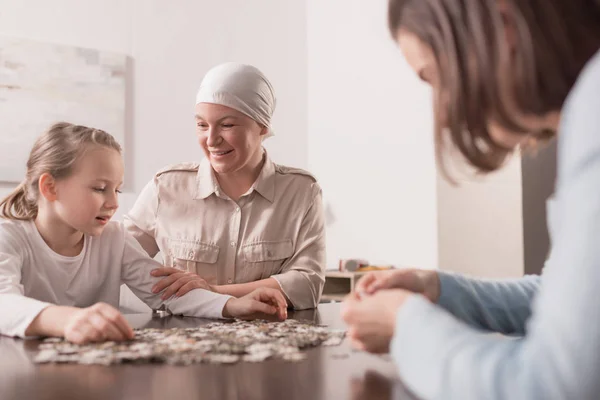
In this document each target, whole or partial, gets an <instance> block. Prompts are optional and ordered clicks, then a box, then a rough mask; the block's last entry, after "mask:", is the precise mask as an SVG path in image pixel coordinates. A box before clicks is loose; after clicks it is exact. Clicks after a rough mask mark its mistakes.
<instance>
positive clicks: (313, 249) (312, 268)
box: [272, 183, 326, 310]
mask: <svg viewBox="0 0 600 400" xmlns="http://www.w3.org/2000/svg"><path fill="white" fill-rule="evenodd" d="M312 189H313V193H314V194H313V196H312V204H311V205H310V206H309V208H308V211H307V213H306V215H305V216H304V219H303V221H302V225H301V226H300V231H299V232H298V237H297V239H296V251H295V253H294V254H293V255H292V257H290V258H289V259H288V260H287V261H286V262H285V264H284V265H283V270H282V272H281V273H280V274H277V275H273V276H272V278H274V279H276V280H277V281H278V282H279V284H280V285H281V289H282V290H283V292H284V293H285V295H286V296H287V298H288V299H289V300H290V302H291V303H292V305H293V306H294V309H296V310H304V309H308V308H315V307H317V305H318V304H319V300H320V299H321V293H322V291H323V285H324V284H325V260H326V254H325V216H324V212H323V200H322V195H321V188H320V187H319V185H318V184H316V183H314V184H313V187H312Z"/></svg>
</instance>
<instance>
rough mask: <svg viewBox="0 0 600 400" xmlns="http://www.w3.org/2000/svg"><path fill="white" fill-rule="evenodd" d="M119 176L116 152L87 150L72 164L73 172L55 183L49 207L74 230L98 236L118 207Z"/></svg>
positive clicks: (120, 167) (120, 163)
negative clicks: (53, 197)
mask: <svg viewBox="0 0 600 400" xmlns="http://www.w3.org/2000/svg"><path fill="white" fill-rule="evenodd" d="M123 174H124V166H123V158H122V157H121V154H120V153H119V152H118V151H116V150H114V149H110V148H107V147H103V146H93V147H90V148H89V149H87V151H86V152H85V154H84V155H83V156H82V157H80V158H79V160H77V161H76V162H75V165H74V166H73V173H72V174H71V175H70V176H69V177H67V178H64V179H60V180H58V181H56V184H55V188H56V189H55V190H56V197H55V200H54V201H53V202H52V207H53V209H54V211H55V212H56V214H57V216H58V218H59V219H60V220H62V221H63V222H64V223H65V224H66V225H68V226H69V227H71V228H73V229H74V230H77V231H81V232H83V233H85V234H88V235H91V236H97V235H100V234H101V233H102V231H103V230H104V227H105V226H106V224H107V223H108V221H109V220H110V219H111V218H112V216H113V215H114V213H115V212H116V210H117V208H119V201H118V194H119V193H120V188H121V185H122V184H123Z"/></svg>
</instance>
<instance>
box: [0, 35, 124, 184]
mask: <svg viewBox="0 0 600 400" xmlns="http://www.w3.org/2000/svg"><path fill="white" fill-rule="evenodd" d="M126 69H127V56H126V55H121V54H116V53H111V52H106V51H100V50H94V49H86V48H81V47H73V46H65V45H58V44H50V43H43V42H38V41H34V40H28V39H20V38H12V37H3V36H0V182H9V183H12V182H20V181H21V180H22V179H23V177H24V176H25V168H26V162H27V158H28V156H29V151H30V149H31V146H32V145H33V142H34V141H35V138H36V137H37V136H39V135H40V134H41V133H42V132H44V131H45V130H46V129H48V127H50V125H52V124H53V123H55V122H59V121H67V122H72V123H76V124H82V125H87V126H91V127H95V128H99V129H102V130H105V131H107V132H109V133H111V134H112V135H113V136H114V137H115V138H116V139H117V140H118V141H119V143H120V144H121V145H122V146H123V145H124V138H125V118H126V117H125V104H126V83H127V82H126V77H127V74H126Z"/></svg>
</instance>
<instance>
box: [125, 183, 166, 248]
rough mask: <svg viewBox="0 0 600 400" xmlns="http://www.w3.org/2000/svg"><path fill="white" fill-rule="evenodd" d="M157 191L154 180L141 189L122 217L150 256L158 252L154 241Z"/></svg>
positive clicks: (128, 228)
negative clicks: (127, 211) (129, 209)
mask: <svg viewBox="0 0 600 400" xmlns="http://www.w3.org/2000/svg"><path fill="white" fill-rule="evenodd" d="M158 203H159V200H158V191H157V190H156V183H155V181H154V180H151V181H150V182H148V184H147V185H146V186H145V187H144V189H142V193H140V195H139V197H138V198H137V200H136V202H135V204H134V205H133V208H132V209H131V211H129V213H128V214H127V215H125V217H124V218H123V223H124V225H125V228H127V231H128V232H129V234H130V235H132V236H133V237H134V238H135V239H136V240H137V241H138V242H139V243H140V245H142V247H143V248H144V250H146V253H148V255H149V256H150V257H154V256H156V254H157V253H158V252H159V248H158V244H157V243H156V213H157V212H158Z"/></svg>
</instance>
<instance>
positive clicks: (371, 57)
mask: <svg viewBox="0 0 600 400" xmlns="http://www.w3.org/2000/svg"><path fill="white" fill-rule="evenodd" d="M386 8H387V2H385V1H376V2H374V1H364V0H337V1H333V0H331V1H322V0H308V10H307V29H308V88H309V91H308V146H309V147H308V148H309V152H308V154H309V168H310V169H311V171H312V172H314V173H315V174H316V175H317V176H318V177H319V180H320V182H321V185H322V187H323V191H324V195H325V199H326V201H327V205H328V208H329V211H330V213H331V215H330V218H329V219H330V223H329V226H328V232H327V235H328V239H327V251H328V258H329V261H328V265H329V267H332V266H335V264H336V262H337V259H338V258H348V257H363V258H366V259H367V260H369V261H371V262H372V263H385V264H395V265H416V266H421V267H429V268H433V267H436V266H437V226H436V223H437V211H436V171H435V162H434V152H433V141H432V137H433V136H432V129H433V126H432V114H431V107H430V106H429V105H430V104H431V100H430V96H431V93H430V91H429V90H428V88H427V87H426V86H425V85H424V84H422V83H421V82H419V81H418V79H417V78H416V77H415V76H414V74H413V73H412V71H410V69H409V67H408V65H407V63H406V62H405V61H404V60H403V58H402V56H401V53H400V51H399V50H398V49H397V47H396V46H395V44H394V42H393V41H392V39H391V37H390V35H389V33H388V31H387V24H386Z"/></svg>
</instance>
